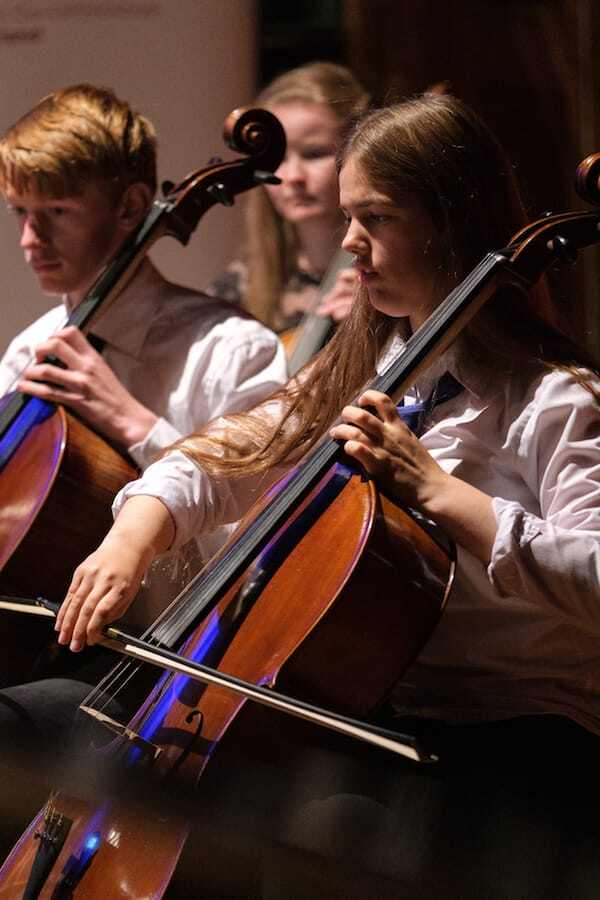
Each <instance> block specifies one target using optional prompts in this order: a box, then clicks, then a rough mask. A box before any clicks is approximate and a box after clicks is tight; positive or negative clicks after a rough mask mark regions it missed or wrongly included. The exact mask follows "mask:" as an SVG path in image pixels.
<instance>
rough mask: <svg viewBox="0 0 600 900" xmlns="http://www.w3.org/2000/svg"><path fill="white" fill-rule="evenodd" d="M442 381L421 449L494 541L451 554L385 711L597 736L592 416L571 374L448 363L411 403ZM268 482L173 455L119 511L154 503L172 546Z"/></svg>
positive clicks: (598, 521) (599, 502) (596, 490)
mask: <svg viewBox="0 0 600 900" xmlns="http://www.w3.org/2000/svg"><path fill="white" fill-rule="evenodd" d="M446 369H448V370H449V371H451V372H452V374H453V375H454V376H455V377H456V378H457V379H458V380H459V381H460V382H461V384H463V385H464V388H465V389H464V390H463V391H462V393H460V394H459V395H458V396H456V397H455V398H453V399H452V400H449V401H447V402H446V403H443V404H441V405H439V406H437V407H436V408H435V409H434V410H433V413H432V414H431V416H430V419H429V421H428V423H427V428H426V431H425V433H424V434H423V436H422V438H421V440H422V442H423V444H424V445H425V447H426V448H427V449H428V450H429V452H430V453H431V454H432V456H433V457H434V458H435V459H436V460H437V461H438V463H439V464H440V466H442V468H443V469H444V470H445V471H447V472H450V473H452V474H454V475H456V476H457V477H459V478H462V479H464V480H465V481H467V482H469V483H471V484H473V485H474V486H476V487H477V488H479V489H480V490H482V491H484V492H485V493H487V494H489V495H490V496H491V497H492V498H493V509H494V513H495V516H496V521H497V533H496V538H495V542H494V546H493V552H492V558H491V562H490V564H489V566H487V567H486V566H485V565H483V564H482V563H481V562H479V561H478V560H477V559H475V558H474V557H473V556H472V555H471V554H469V553H468V552H467V551H466V550H463V549H462V548H458V567H457V576H456V579H455V584H454V586H453V589H452V592H451V595H450V600H449V603H448V606H447V609H446V611H445V613H444V615H443V616H442V619H441V621H440V623H439V625H438V626H437V628H436V630H435V632H434V633H433V635H432V637H431V638H430V640H429V642H428V643H427V644H426V646H425V648H424V650H423V652H422V653H421V654H420V656H419V658H418V660H417V661H416V662H415V663H414V664H413V665H412V666H411V668H410V669H409V671H408V672H407V673H406V675H405V677H404V678H403V679H402V680H401V682H400V683H399V685H398V686H397V688H396V690H395V698H394V699H395V705H396V707H397V708H398V709H399V711H401V712H406V713H411V714H418V715H424V716H432V717H438V718H442V719H445V720H447V721H478V720H485V719H498V718H504V717H509V716H514V715H519V714H529V713H535V712H539V713H543V712H545V713H548V712H550V713H560V714H564V715H567V716H570V717H571V718H573V719H575V720H576V721H578V722H579V723H581V724H582V725H584V726H585V727H587V728H589V729H591V730H593V731H596V732H598V733H600V662H599V659H600V652H599V649H598V648H599V647H600V407H599V404H598V403H597V401H596V400H595V399H594V397H593V396H592V395H591V394H590V392H589V391H587V390H586V389H585V388H584V387H582V386H581V385H580V384H578V383H577V381H576V380H575V379H574V378H573V376H572V375H571V374H569V373H567V372H563V371H554V372H548V373H547V374H544V375H543V376H537V377H532V376H527V375H526V374H525V373H523V374H521V375H515V376H513V377H511V378H508V377H506V376H503V375H502V373H498V377H497V379H496V383H495V384H494V383H490V380H488V382H487V383H485V382H484V381H482V379H481V378H478V377H477V376H474V375H473V374H470V373H469V372H468V371H465V369H464V366H463V367H462V369H461V368H460V367H459V366H458V365H457V363H456V362H455V360H454V358H453V355H452V353H451V352H449V353H447V354H446V355H445V357H444V358H443V359H442V360H440V361H438V363H437V365H436V367H435V369H434V370H432V371H431V372H429V373H427V375H426V376H424V377H422V378H421V379H420V381H419V382H418V384H417V385H416V386H415V391H414V394H415V396H416V399H423V398H424V397H426V396H428V395H429V393H430V390H431V387H432V385H433V383H434V382H435V380H436V378H437V377H439V375H440V374H441V373H442V372H443V371H445V370H446ZM595 386H596V389H597V390H598V391H600V382H599V381H598V380H596V382H595ZM415 396H410V397H408V398H407V401H408V402H411V400H413V399H415ZM266 482H267V479H263V482H262V483H261V484H260V485H257V483H256V480H252V479H241V480H239V481H225V480H224V479H219V480H216V479H211V478H209V477H208V476H207V474H206V473H205V472H203V471H202V470H201V469H200V468H199V467H198V466H197V465H195V464H194V463H193V462H191V461H190V460H189V459H188V458H187V457H185V456H184V455H183V454H181V453H174V454H172V455H169V456H167V457H165V458H164V459H163V460H161V461H159V462H158V463H156V464H155V465H153V466H151V467H150V468H148V469H147V470H146V472H145V473H144V475H143V476H142V478H141V479H140V480H139V481H137V482H134V483H133V484H131V485H128V486H127V487H126V488H125V489H124V490H123V491H122V492H121V494H120V495H119V496H118V498H117V501H116V503H115V510H116V511H118V509H119V508H120V505H121V504H122V503H123V501H124V500H125V499H126V498H127V497H128V496H131V495H133V494H151V495H153V496H157V497H159V498H160V499H161V500H162V501H163V502H164V503H165V504H166V506H167V507H168V508H169V510H170V511H171V513H172V515H173V518H174V520H175V522H176V528H177V538H176V541H177V545H179V544H181V543H182V542H184V541H185V540H186V539H187V538H188V537H189V535H190V534H193V533H197V532H200V531H202V530H204V529H208V530H210V529H212V528H213V527H215V524H216V523H218V522H222V521H231V520H233V519H237V518H239V516H240V515H241V514H242V512H244V510H245V509H246V508H247V505H248V503H249V502H250V501H251V500H252V499H253V497H254V496H256V494H257V493H259V492H262V490H264V489H265V488H266V486H267V483H266Z"/></svg>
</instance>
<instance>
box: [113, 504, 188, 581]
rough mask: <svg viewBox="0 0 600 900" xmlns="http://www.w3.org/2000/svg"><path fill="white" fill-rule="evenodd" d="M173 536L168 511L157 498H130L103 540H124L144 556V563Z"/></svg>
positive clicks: (164, 548)
mask: <svg viewBox="0 0 600 900" xmlns="http://www.w3.org/2000/svg"><path fill="white" fill-rule="evenodd" d="M174 538H175V525H174V522H173V518H172V516H171V513H170V512H169V510H168V509H167V507H166V506H165V505H164V503H162V502H161V500H159V499H158V498H157V497H150V496H147V495H145V494H138V495H135V496H132V497H129V498H128V500H127V501H126V502H125V503H124V504H123V506H122V507H121V509H120V511H119V514H118V516H117V519H116V521H115V523H114V525H113V527H112V528H111V530H110V532H109V533H108V535H107V537H106V539H105V540H108V539H110V540H111V541H112V540H118V541H126V542H127V543H128V544H129V545H130V546H132V547H133V548H135V549H137V550H138V552H139V553H140V554H143V555H144V557H145V558H146V564H148V565H149V563H150V562H151V561H152V559H154V557H155V556H158V555H160V554H161V553H165V552H166V551H167V550H168V549H169V548H170V546H171V544H172V543H173V540H174Z"/></svg>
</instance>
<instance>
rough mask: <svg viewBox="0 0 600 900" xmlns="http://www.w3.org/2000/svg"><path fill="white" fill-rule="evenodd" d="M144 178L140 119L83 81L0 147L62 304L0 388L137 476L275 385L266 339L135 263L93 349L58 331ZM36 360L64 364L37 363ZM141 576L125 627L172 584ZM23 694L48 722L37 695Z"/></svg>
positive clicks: (0, 371)
mask: <svg viewBox="0 0 600 900" xmlns="http://www.w3.org/2000/svg"><path fill="white" fill-rule="evenodd" d="M156 180H157V179H156V138H155V132H154V128H153V126H152V125H151V123H150V122H149V121H148V120H147V119H146V118H144V117H143V116H141V115H139V114H138V113H137V112H136V111H135V110H133V109H131V107H130V106H129V105H128V104H127V103H126V102H124V101H122V100H120V99H119V98H117V97H116V96H115V95H114V93H113V92H112V91H110V90H107V89H103V88H96V87H94V86H92V85H88V84H81V85H74V86H72V87H67V88H64V89H63V90H60V91H57V92H55V93H54V94H51V95H49V96H48V97H45V98H44V99H43V100H41V101H40V103H38V104H37V105H36V106H35V107H34V108H33V109H32V110H31V111H30V112H28V113H27V114H26V115H25V116H23V117H22V118H21V119H20V120H19V121H18V122H16V123H15V124H14V125H13V126H12V127H11V128H10V129H9V130H8V131H7V132H6V134H5V135H4V136H3V138H2V140H1V141H0V190H1V191H2V193H3V194H4V196H5V198H6V200H7V203H8V206H9V208H10V209H11V210H12V212H13V214H14V216H15V218H16V220H17V224H18V228H19V232H20V242H21V247H22V249H23V252H24V255H25V260H26V262H27V263H28V265H30V266H31V268H32V269H33V271H34V273H35V276H36V278H37V281H38V284H39V286H40V288H41V290H42V291H43V292H44V293H45V294H48V295H57V296H60V297H61V299H60V302H59V303H58V305H56V306H54V307H53V308H52V309H51V310H50V311H48V312H46V313H45V314H44V315H43V316H41V317H40V318H39V319H38V320H37V321H35V322H34V323H33V324H32V325H30V326H29V327H28V328H26V329H25V331H23V332H22V333H21V334H20V335H18V336H17V337H16V338H15V339H14V340H13V341H12V343H11V344H10V346H9V348H8V351H7V352H6V354H5V356H4V358H3V359H2V361H1V362H0V393H1V394H4V393H6V392H9V391H12V390H19V391H24V392H26V393H27V394H31V395H33V396H35V397H40V398H42V399H43V400H48V401H51V402H54V403H60V404H63V405H64V406H66V407H68V408H69V409H70V410H71V411H72V412H74V413H75V414H76V415H77V416H78V417H80V418H81V419H82V420H83V421H84V422H85V423H86V424H87V425H89V426H90V427H91V428H93V429H94V430H95V431H97V432H99V433H100V434H101V435H102V436H104V437H105V438H107V439H108V440H109V441H110V442H111V443H112V444H113V445H116V446H117V447H118V448H120V449H121V450H122V451H123V453H127V454H128V455H129V457H131V459H132V460H133V461H134V462H135V463H136V464H137V466H138V467H139V468H141V469H144V468H145V467H146V466H147V465H148V464H149V463H150V462H151V461H152V459H153V458H154V457H155V456H156V454H157V453H159V452H160V451H161V450H162V449H163V448H164V447H166V446H168V445H169V444H171V443H172V442H173V441H174V440H176V439H178V438H180V437H182V436H183V435H185V434H188V433H189V432H191V431H192V430H194V429H197V428H199V427H201V426H202V425H203V424H205V423H206V422H208V421H209V420H211V419H213V418H214V417H215V416H217V415H220V414H223V413H232V412H235V411H239V410H242V409H245V408H247V407H249V406H252V405H253V404H254V403H256V402H258V401H259V400H261V399H263V398H265V397H266V396H268V395H269V394H270V393H271V392H272V391H273V390H274V389H275V388H277V387H278V386H279V385H281V384H282V383H284V381H285V379H286V367H285V359H284V354H283V350H282V348H281V346H280V344H279V342H278V341H277V338H276V337H275V336H274V335H273V334H272V332H270V331H269V330H268V329H267V328H265V327H264V326H262V325H261V324H259V323H258V322H256V321H255V320H253V319H252V318H251V317H249V316H245V315H242V314H240V313H238V312H237V311H236V309H235V308H234V307H232V306H231V305H229V304H227V303H225V302H223V301H220V300H216V299H214V298H211V297H208V296H206V295H204V294H200V293H198V292H196V291H192V290H190V289H188V288H184V287H181V286H178V285H175V284H172V283H170V282H169V281H167V280H166V279H165V278H163V277H162V275H161V274H160V273H159V272H158V271H157V269H156V268H155V267H154V266H153V265H152V263H151V262H149V261H148V260H147V259H146V260H145V261H144V262H143V263H142V264H141V266H140V267H139V269H138V271H137V272H136V274H135V275H134V277H133V279H132V280H131V281H130V283H129V284H128V285H127V287H126V288H125V289H124V290H123V292H122V293H121V295H120V296H119V297H118V298H117V299H116V300H115V301H114V303H113V304H112V305H111V307H110V309H109V310H108V311H107V313H106V314H105V315H104V316H103V317H102V318H101V319H99V320H98V322H97V324H96V325H95V326H94V337H93V339H92V340H88V339H87V338H86V337H85V336H84V335H83V334H82V333H81V332H80V331H79V330H78V329H76V328H74V327H72V326H71V327H66V328H65V327H64V324H65V322H66V320H67V318H68V316H69V313H71V312H72V311H73V310H74V309H75V308H76V307H77V305H78V304H79V303H80V302H81V300H82V298H83V297H84V296H85V295H86V292H87V291H88V289H89V288H90V286H91V285H92V284H93V283H94V281H95V280H96V278H97V276H98V275H99V273H100V272H101V270H102V269H103V267H104V266H105V265H106V264H107V263H108V262H109V261H110V260H111V258H112V257H113V256H114V255H115V253H116V252H117V251H118V249H119V248H120V247H121V246H122V244H123V243H124V242H125V241H126V240H127V238H129V237H130V235H132V234H133V233H134V232H135V231H136V229H137V228H138V227H139V225H140V224H141V223H142V221H143V220H144V218H145V217H146V215H147V213H148V210H149V208H150V206H151V203H152V200H153V196H154V193H155V189H156ZM94 345H95V346H94ZM97 347H100V348H101V352H99V350H98V349H96V348H97ZM47 356H55V357H56V358H58V360H60V361H61V362H62V363H63V364H64V366H65V367H64V368H60V367H58V366H56V365H51V364H50V363H47V362H44V358H45V357H47ZM222 540H223V532H221V534H220V535H213V536H211V538H210V539H209V541H208V542H202V543H201V544H200V543H198V544H193V545H192V548H193V550H192V556H193V561H192V562H193V568H192V571H190V568H189V567H187V571H185V572H184V573H182V575H185V580H186V581H187V580H189V577H190V576H191V575H192V574H193V571H194V568H197V567H198V566H199V564H200V561H201V559H205V558H206V557H207V556H209V555H211V554H212V552H214V549H215V548H216V546H218V544H219V542H222ZM199 557H200V558H199ZM180 568H185V567H180ZM151 581H152V583H151V584H150V588H149V589H143V590H142V592H141V594H140V596H139V597H138V602H137V607H138V608H137V610H136V611H135V613H134V616H133V617H132V620H133V621H134V622H135V623H139V624H149V623H150V621H153V620H154V618H155V617H156V615H157V613H158V611H159V609H160V608H162V606H163V605H166V604H167V603H168V601H169V600H170V599H172V597H173V596H174V595H175V594H176V593H177V592H178V590H179V589H180V587H181V583H180V581H179V580H178V579H175V578H174V577H168V578H167V579H165V578H164V577H162V573H158V574H156V573H155V574H154V575H153V578H152V580H151ZM109 662H112V658H111V660H109ZM94 680H95V678H94ZM68 689H69V688H68V686H65V690H68ZM15 692H16V693H15ZM35 696H36V698H37V700H36V702H37V703H38V705H39V709H40V711H41V713H43V715H46V714H48V715H49V714H50V710H49V707H48V704H46V703H45V700H44V689H43V687H41V686H38V687H37V689H36V692H35ZM5 697H6V695H4V694H0V709H2V704H3V703H5V702H6V699H5ZM31 700H32V695H31V692H29V693H27V688H26V686H20V687H17V688H15V689H14V690H13V693H11V701H10V707H9V709H10V712H11V714H12V712H13V710H14V709H15V708H16V707H19V708H20V704H21V701H22V702H23V708H24V710H26V712H25V713H23V714H24V715H26V716H27V717H28V718H29V717H31V718H32V719H33V721H34V723H35V721H36V720H35V712H34V711H32V708H31V706H30V701H31Z"/></svg>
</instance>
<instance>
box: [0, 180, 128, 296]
mask: <svg viewBox="0 0 600 900" xmlns="http://www.w3.org/2000/svg"><path fill="white" fill-rule="evenodd" d="M6 199H7V202H8V206H9V208H10V209H11V210H12V212H13V213H14V215H15V216H16V218H17V222H18V224H19V231H20V235H21V247H22V249H23V252H24V254H25V260H26V262H27V263H28V264H29V265H30V266H31V268H32V269H33V271H34V272H35V275H36V278H37V280H38V284H39V286H40V288H41V289H42V291H44V293H47V294H68V295H69V298H70V300H71V303H72V304H73V305H77V303H79V301H80V300H81V299H82V298H83V297H84V296H85V294H86V292H87V290H88V289H89V287H90V286H91V285H92V284H93V282H94V280H95V279H96V277H97V275H98V274H99V272H100V270H101V269H102V267H103V266H104V265H105V264H106V263H107V262H108V261H109V260H110V258H111V257H112V256H113V255H114V253H115V252H116V250H117V249H118V247H119V246H120V245H121V243H122V242H123V240H124V238H125V237H126V236H127V234H126V232H123V230H122V228H121V226H120V224H119V216H118V207H119V204H118V203H117V206H115V204H114V201H113V199H112V198H111V197H110V195H109V194H108V193H107V192H106V191H105V190H103V189H102V187H101V185H100V184H98V183H91V184H88V185H86V186H85V187H84V189H83V191H82V192H81V193H80V194H77V195H74V196H67V197H60V198H58V199H57V198H50V197H44V196H43V195H40V194H36V193H24V194H18V193H16V192H14V191H11V190H8V191H7V193H6Z"/></svg>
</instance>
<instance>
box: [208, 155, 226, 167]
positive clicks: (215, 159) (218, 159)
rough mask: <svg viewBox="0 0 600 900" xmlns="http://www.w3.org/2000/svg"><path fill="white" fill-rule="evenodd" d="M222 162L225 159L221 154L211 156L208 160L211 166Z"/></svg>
mask: <svg viewBox="0 0 600 900" xmlns="http://www.w3.org/2000/svg"><path fill="white" fill-rule="evenodd" d="M222 162H223V160H222V159H221V157H220V156H211V158H210V159H209V161H208V165H209V166H218V165H219V163H222Z"/></svg>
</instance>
